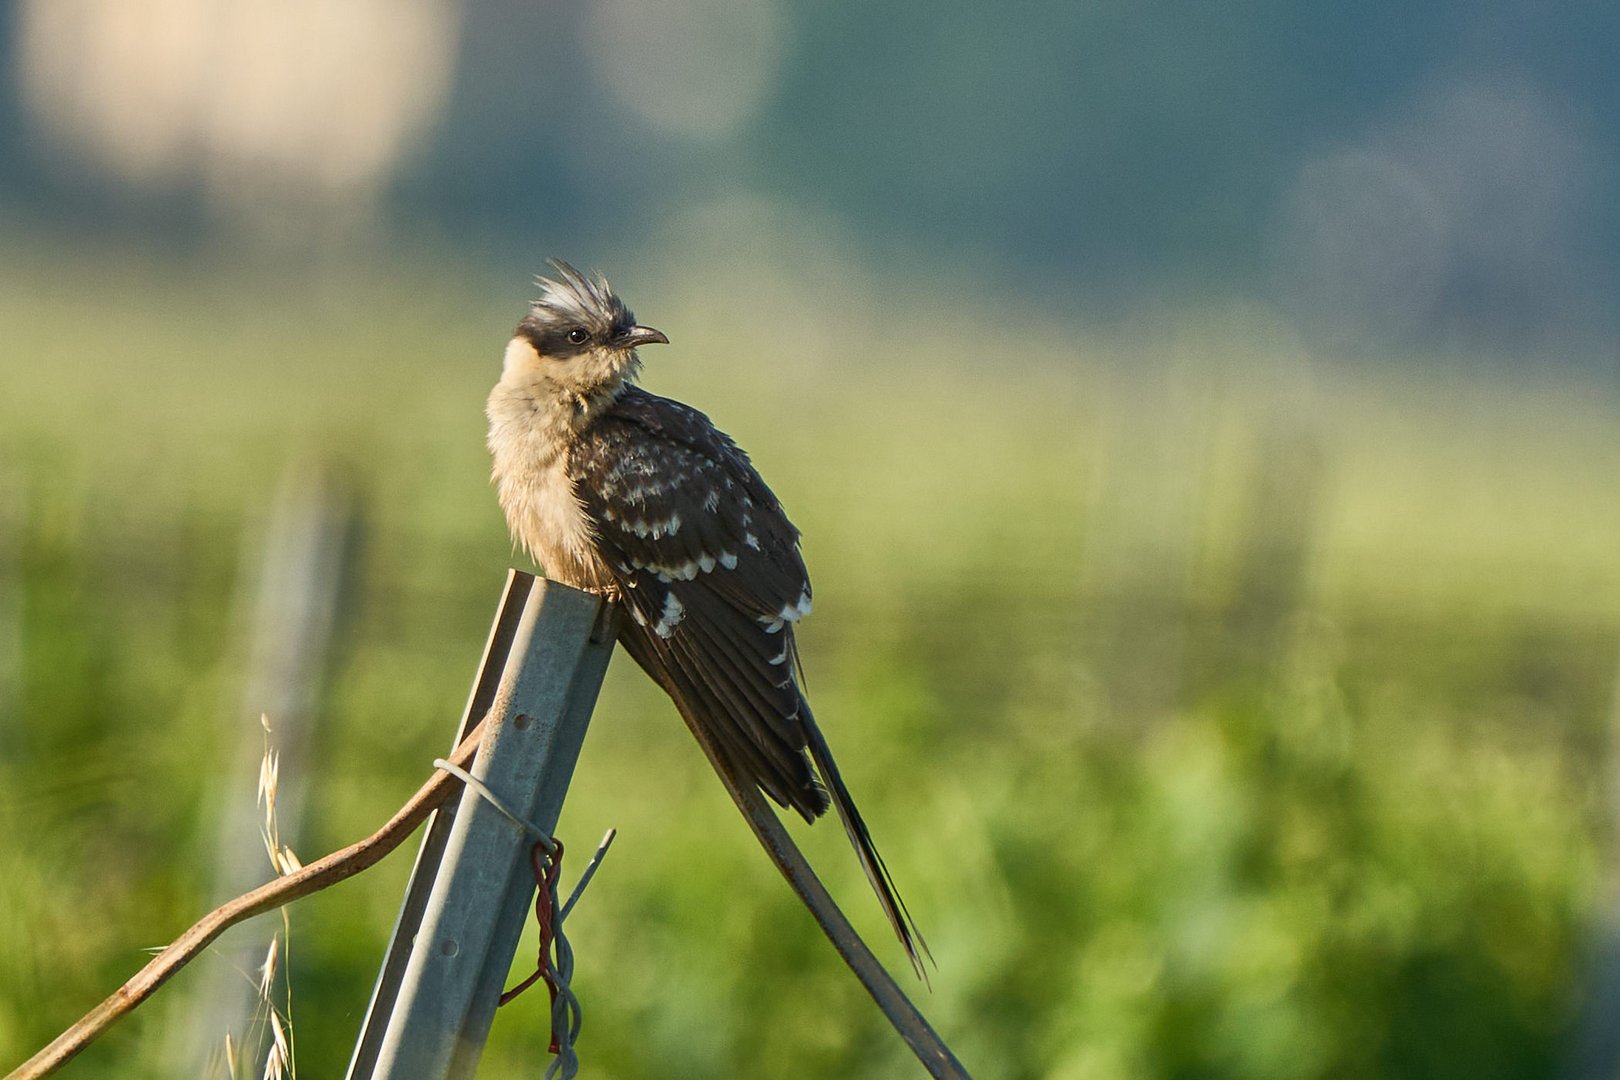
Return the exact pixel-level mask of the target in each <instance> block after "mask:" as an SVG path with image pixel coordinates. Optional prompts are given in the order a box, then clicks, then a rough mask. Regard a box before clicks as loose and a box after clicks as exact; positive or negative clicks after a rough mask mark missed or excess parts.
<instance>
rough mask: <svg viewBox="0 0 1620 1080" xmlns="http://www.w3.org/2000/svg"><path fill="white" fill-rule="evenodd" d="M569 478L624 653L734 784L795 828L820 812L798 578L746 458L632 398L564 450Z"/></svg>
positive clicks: (805, 591) (693, 420)
mask: <svg viewBox="0 0 1620 1080" xmlns="http://www.w3.org/2000/svg"><path fill="white" fill-rule="evenodd" d="M569 473H570V476H571V478H572V479H573V481H574V491H575V494H576V496H577V497H578V498H579V500H580V503H581V505H582V507H583V509H584V511H585V514H586V517H587V519H588V520H589V521H590V522H591V525H592V528H593V530H594V531H595V534H596V542H597V546H598V549H599V551H600V553H601V555H602V559H603V561H604V562H605V563H606V564H607V567H608V569H609V570H610V572H611V573H612V574H613V576H614V578H615V580H616V581H617V583H618V585H619V589H620V593H621V594H622V600H623V603H624V606H625V608H626V610H627V612H628V614H629V616H630V620H629V623H628V624H627V626H626V629H625V633H624V637H625V644H626V646H627V647H628V648H629V650H630V652H631V654H632V655H633V656H635V658H636V659H637V661H638V662H639V663H641V665H642V666H643V667H645V668H647V669H648V671H649V672H650V673H651V674H652V675H653V676H654V677H655V678H656V679H658V680H659V682H660V683H662V684H664V686H665V689H666V690H668V691H669V693H670V694H671V696H673V697H675V699H676V702H677V704H682V705H684V706H689V707H690V708H691V709H692V710H693V711H694V713H695V714H696V715H697V716H698V717H699V718H700V720H699V722H701V723H702V724H703V726H704V728H705V730H706V731H708V732H709V733H710V734H711V735H712V737H713V738H714V739H715V741H716V742H717V744H718V745H719V746H720V747H721V749H722V750H723V751H724V753H725V755H726V757H727V758H728V759H729V760H730V761H731V763H732V764H733V766H734V767H735V768H737V770H738V771H739V773H740V775H741V776H742V777H743V778H744V779H746V780H749V781H752V782H754V783H757V784H758V785H759V786H760V787H761V788H762V789H763V790H764V791H765V792H766V793H767V794H768V795H770V796H771V797H772V798H774V799H775V800H776V801H777V802H779V803H781V804H782V805H784V806H790V807H792V808H793V809H795V810H797V811H799V813H801V814H803V815H804V816H805V817H806V818H807V819H809V818H813V817H815V816H816V815H817V814H819V813H821V812H822V811H824V810H825V809H826V808H827V795H826V793H825V792H824V791H823V790H822V789H821V787H820V785H819V784H818V783H817V782H816V780H815V775H814V772H813V770H812V769H811V766H810V761H809V758H808V757H807V755H806V750H807V746H808V740H807V737H806V731H805V724H804V720H803V717H804V716H805V710H804V703H803V698H802V697H801V695H800V693H799V688H798V686H797V684H796V683H795V681H794V677H793V670H794V662H795V659H796V657H795V655H794V640H793V623H794V622H795V621H796V620H798V619H799V618H801V617H802V616H803V615H804V614H806V613H807V612H808V611H809V610H810V583H809V577H808V575H807V574H806V572H805V569H804V561H803V559H801V558H800V556H799V551H798V530H797V529H795V528H794V527H793V525H792V523H791V522H789V521H788V519H787V516H786V515H785V514H784V513H783V512H782V507H781V505H780V504H779V503H778V502H777V500H776V497H775V496H774V495H772V494H771V491H770V489H769V488H768V487H766V486H765V484H764V481H762V480H761V479H760V478H759V474H758V473H757V472H755V471H754V468H753V466H752V465H751V464H750V463H749V461H748V458H747V456H746V455H745V454H743V452H742V451H741V450H739V449H738V448H737V447H736V446H735V444H733V443H732V442H731V440H730V439H729V438H727V437H726V436H725V435H723V434H722V433H720V432H719V431H717V430H716V429H715V428H714V427H713V425H711V424H710V423H709V422H708V419H707V418H706V417H704V416H703V414H702V413H699V412H697V411H696V410H693V409H688V408H687V407H686V406H683V405H680V404H678V403H676V402H672V401H668V400H666V399H663V398H656V397H654V396H653V395H650V394H645V393H644V392H641V391H631V392H630V393H627V394H626V395H625V397H624V399H621V402H620V403H619V404H618V405H616V406H615V408H614V409H612V410H610V411H609V412H608V413H607V414H606V415H605V416H603V417H602V418H600V419H599V420H598V421H597V422H596V423H595V424H593V425H592V427H591V428H590V429H589V430H588V431H587V432H586V433H585V435H584V436H583V437H582V438H581V439H580V440H579V441H578V442H577V443H576V445H575V448H574V450H573V452H572V454H571V456H570V459H569Z"/></svg>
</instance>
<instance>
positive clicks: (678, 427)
mask: <svg viewBox="0 0 1620 1080" xmlns="http://www.w3.org/2000/svg"><path fill="white" fill-rule="evenodd" d="M549 265H550V266H551V268H552V270H553V271H554V272H555V276H553V277H543V276H542V277H538V278H536V285H537V287H538V289H539V296H538V298H536V299H535V300H534V301H533V302H532V303H531V304H530V306H529V310H528V313H527V315H526V316H525V317H524V318H523V319H522V321H521V322H519V323H518V325H517V329H516V330H515V331H514V332H513V335H512V337H511V340H510V341H509V342H508V343H507V346H506V351H505V354H504V356H503V359H502V365H501V375H500V379H499V381H497V382H496V384H495V387H494V389H492V390H491V391H490V394H489V399H488V402H487V406H486V410H485V411H486V413H487V416H488V419H489V437H488V447H489V451H490V456H491V459H492V463H493V466H492V478H493V482H494V486H495V489H496V493H497V497H498V501H499V503H500V506H501V509H502V511H503V512H504V514H505V517H506V522H507V525H508V527H509V529H510V531H511V533H512V536H513V539H514V541H515V542H516V543H517V544H519V545H521V546H522V547H523V548H524V549H525V550H526V551H527V552H528V553H529V555H530V556H531V557H532V558H533V559H534V560H535V561H536V562H537V563H538V564H539V565H540V566H541V567H543V568H544V570H545V574H546V576H547V577H548V578H550V579H551V580H554V581H558V582H561V583H562V584H564V585H570V586H573V587H575V588H578V589H583V590H586V591H588V592H592V593H596V594H599V595H601V596H604V597H606V598H607V599H609V600H610V601H612V602H613V603H615V604H617V605H619V606H620V607H621V608H622V609H623V611H624V612H625V613H626V615H627V616H628V617H625V618H621V619H620V621H619V631H618V640H619V643H620V644H621V645H622V646H623V648H624V650H625V651H626V652H627V653H628V654H629V655H630V656H631V658H632V659H633V660H634V661H635V662H636V664H637V665H639V666H640V667H641V668H642V670H644V671H645V672H646V673H647V674H648V675H649V676H651V678H652V679H653V681H654V682H656V683H657V684H658V685H659V686H660V687H662V688H663V689H664V691H665V692H666V693H667V694H668V695H669V697H670V698H671V699H672V700H673V701H674V704H675V707H676V709H677V710H678V711H679V712H680V713H681V714H682V716H683V718H684V719H685V720H686V722H687V724H688V726H689V727H690V728H691V729H692V730H693V731H694V733H696V734H697V735H698V738H699V740H700V741H701V742H704V743H705V744H706V746H707V748H709V749H710V751H711V758H712V759H713V761H714V763H715V766H716V768H720V769H723V770H729V772H730V775H731V779H732V780H734V781H736V782H738V783H740V784H745V785H753V786H757V787H758V789H759V790H761V791H763V792H764V793H765V794H766V795H767V796H769V797H770V798H771V799H772V800H774V801H775V802H776V804H777V805H779V806H781V807H782V808H784V809H789V810H792V811H794V812H797V813H798V814H799V815H800V816H801V817H803V818H804V819H805V820H806V821H807V822H814V821H815V820H816V819H817V818H819V817H821V816H822V815H823V814H825V813H826V812H827V811H828V809H829V808H831V809H832V810H833V811H834V812H835V813H836V815H837V817H838V818H839V820H840V821H841V822H842V823H843V827H844V830H845V832H846V833H847V834H848V836H849V840H850V843H851V845H852V846H853V847H854V849H855V853H856V856H857V858H858V859H859V861H860V865H861V868H862V869H863V870H864V871H865V874H866V877H867V880H868V881H869V882H870V883H871V886H872V889H873V892H874V893H875V894H876V896H877V899H878V902H879V904H880V905H881V907H882V909H883V912H884V914H885V915H886V916H887V918H888V921H889V924H890V926H891V927H892V928H893V929H894V932H895V936H896V937H897V938H898V939H899V941H900V944H901V946H902V948H903V949H904V951H905V954H906V957H907V958H908V960H910V962H911V965H912V967H913V969H914V970H915V971H916V972H917V973H918V974H919V976H921V975H922V973H923V967H922V959H921V958H922V956H923V955H926V953H927V943H926V942H925V941H924V940H923V938H922V935H921V933H920V932H919V931H918V930H917V926H916V924H915V922H913V920H912V918H911V914H910V912H909V911H908V910H907V908H906V905H905V903H904V901H903V900H902V899H901V898H900V894H899V891H898V890H897V889H896V887H895V884H894V880H893V878H892V877H891V876H890V874H889V871H888V868H887V867H886V866H885V865H884V862H883V859H882V857H881V856H880V855H879V854H878V851H877V847H876V845H875V844H874V843H873V841H872V835H871V832H870V830H869V829H868V828H867V825H866V822H865V821H864V819H863V818H862V817H861V813H860V811H859V810H858V809H857V807H856V805H855V800H854V799H853V798H852V797H851V795H850V793H849V788H848V786H847V785H846V784H845V782H844V779H843V777H842V775H841V774H840V773H839V770H838V765H837V763H836V761H835V760H834V759H833V755H832V751H831V749H830V748H829V747H828V745H827V740H826V738H825V736H824V735H823V734H822V731H821V729H820V727H819V726H818V725H817V723H816V720H815V717H814V715H813V714H812V713H811V711H810V705H809V703H808V701H806V699H805V695H804V692H803V689H802V683H803V667H802V665H801V663H800V660H799V653H798V647H797V643H796V640H795V637H794V631H795V628H796V626H797V624H798V623H799V621H800V620H801V619H803V618H804V617H805V616H807V615H809V614H810V610H811V595H810V578H809V574H808V572H807V571H806V569H805V564H804V559H803V557H802V555H801V552H800V547H799V535H800V534H799V530H798V529H797V528H796V527H795V526H794V525H793V523H792V522H791V521H789V520H788V517H787V514H786V513H785V512H784V510H783V509H782V504H781V503H780V501H779V500H778V499H777V497H776V495H775V494H773V493H772V491H771V489H770V488H769V487H768V486H766V483H765V481H764V479H763V478H762V477H761V476H760V474H759V472H758V470H757V469H755V467H754V465H753V464H752V462H751V461H750V460H749V457H748V455H747V453H745V452H744V451H743V450H742V449H741V448H739V447H738V446H737V444H736V443H735V442H733V441H732V439H731V438H730V436H728V435H726V434H725V433H724V432H722V431H720V430H719V429H718V428H717V427H715V426H714V424H713V423H712V422H711V421H710V420H709V418H708V417H707V416H706V415H704V414H703V413H702V412H699V411H698V410H697V409H694V408H692V407H690V406H688V405H684V404H682V403H680V402H678V401H675V400H672V399H670V398H667V397H660V396H659V395H657V394H653V393H650V392H649V391H647V390H645V389H643V388H642V387H640V386H638V385H637V384H636V379H637V377H638V376H639V374H640V372H641V366H642V362H641V359H640V356H639V354H638V352H637V350H638V349H639V348H641V347H643V346H648V345H654V344H668V342H669V338H668V337H667V336H665V335H664V333H663V332H662V331H659V330H655V329H653V328H652V327H650V326H643V325H640V324H639V323H637V322H636V318H635V316H634V315H633V314H632V313H631V311H630V309H629V308H628V307H627V306H626V305H625V303H624V301H623V300H621V299H620V298H619V296H618V294H616V293H615V292H614V291H613V289H612V287H611V286H610V285H609V284H608V282H607V279H606V278H605V277H603V276H602V275H601V274H600V273H599V272H598V273H592V274H590V275H589V276H587V275H586V274H583V273H581V272H580V271H579V270H577V269H575V268H574V267H573V266H571V265H569V264H568V263H566V262H563V261H561V260H558V259H553V260H550V261H549ZM790 880H791V879H790ZM795 887H797V886H795ZM802 895H803V894H802V893H801V896H802ZM807 902H808V901H807Z"/></svg>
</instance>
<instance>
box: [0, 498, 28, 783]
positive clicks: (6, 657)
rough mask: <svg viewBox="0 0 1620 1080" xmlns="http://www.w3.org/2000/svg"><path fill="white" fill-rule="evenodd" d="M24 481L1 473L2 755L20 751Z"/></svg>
mask: <svg viewBox="0 0 1620 1080" xmlns="http://www.w3.org/2000/svg"><path fill="white" fill-rule="evenodd" d="M22 503H23V496H22V477H21V476H20V475H18V474H17V473H16V472H12V471H0V755H6V754H10V753H12V752H14V751H15V750H17V749H18V746H19V744H20V741H21V732H20V731H19V730H18V709H17V697H18V693H19V690H18V686H17V679H18V677H19V674H20V668H21V666H22V571H21V568H20V567H19V566H18V565H17V545H18V543H19V537H20V536H21V533H22V526H23V522H24V521H25V520H26V517H25V513H24V509H23V505H22Z"/></svg>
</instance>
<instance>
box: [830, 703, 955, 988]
mask: <svg viewBox="0 0 1620 1080" xmlns="http://www.w3.org/2000/svg"><path fill="white" fill-rule="evenodd" d="M800 708H801V710H803V711H802V715H803V717H804V721H805V724H804V727H805V732H806V734H807V735H808V736H809V750H810V760H811V761H813V762H815V765H816V771H817V772H819V773H820V774H821V782H822V783H823V784H824V785H825V786H826V788H827V794H828V795H829V796H830V797H831V799H832V805H833V809H834V810H836V811H837V812H838V820H839V821H841V822H843V824H844V832H846V833H848V834H849V842H850V844H851V845H853V846H854V848H855V854H856V856H857V857H858V858H859V859H860V861H861V869H862V870H864V871H866V880H867V881H869V882H871V883H872V891H873V892H874V893H876V894H877V898H878V903H879V904H881V905H882V906H883V914H885V915H887V916H888V918H889V925H890V926H892V927H894V934H895V937H897V938H899V939H900V946H901V948H903V949H905V950H906V957H907V959H909V960H910V961H911V967H912V970H913V971H915V972H916V973H917V977H918V978H919V979H921V980H922V981H923V982H924V983H927V982H928V971H927V969H926V968H925V967H924V966H923V957H925V956H926V957H927V958H928V960H929V961H930V962H932V961H933V959H934V957H933V954H932V953H930V952H929V951H928V942H927V941H925V940H924V939H923V936H922V932H921V931H920V930H918V929H917V924H916V922H915V921H914V920H913V919H912V918H911V912H909V911H907V910H906V902H905V901H904V900H902V899H901V898H900V890H899V889H897V888H895V884H894V879H893V878H892V877H890V876H889V868H888V867H887V866H885V865H884V863H883V856H881V855H879V854H878V850H877V845H876V844H874V843H873V842H872V834H871V833H870V832H869V831H868V830H867V828H866V822H865V820H863V819H862V818H861V812H860V810H858V809H857V808H856V806H855V800H854V798H853V797H851V795H850V793H849V788H848V787H847V786H845V784H844V777H843V774H841V773H840V772H839V771H838V763H837V762H836V761H834V760H833V756H832V749H831V748H830V747H829V746H828V745H827V740H826V739H825V738H823V737H822V735H821V728H819V727H818V726H817V725H816V721H815V718H814V717H813V716H811V715H810V706H809V705H808V704H801V705H800Z"/></svg>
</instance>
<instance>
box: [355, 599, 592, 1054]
mask: <svg viewBox="0 0 1620 1080" xmlns="http://www.w3.org/2000/svg"><path fill="white" fill-rule="evenodd" d="M609 615H610V609H607V608H605V607H604V606H603V604H602V601H601V599H600V598H599V597H596V596H592V595H591V594H589V593H584V592H580V591H579V590H577V589H570V588H568V587H566V586H563V585H558V584H556V583H555V582H550V581H546V580H545V579H543V578H536V577H533V576H531V575H529V574H524V573H520V572H518V571H511V572H510V573H509V575H508V577H507V584H506V589H505V591H504V593H503V594H502V603H501V607H500V610H499V611H498V612H497V613H496V616H495V622H494V625H493V626H492V627H491V629H490V635H489V641H488V644H487V645H486V646H485V649H484V659H483V663H482V664H481V665H480V668H479V672H478V676H477V678H476V680H475V681H474V683H473V690H472V693H471V695H470V696H469V698H468V701H467V709H466V712H465V713H464V715H463V717H462V721H461V724H460V726H459V727H458V728H457V731H456V737H455V739H454V740H453V741H452V743H451V745H452V746H455V745H457V744H459V743H460V741H461V740H462V739H463V738H465V736H466V734H467V733H468V732H469V731H470V730H471V729H472V727H473V725H475V724H476V723H477V722H478V721H479V720H480V719H483V718H484V717H485V716H486V714H487V716H488V721H489V723H488V726H487V727H486V728H485V731H484V735H483V742H482V744H481V745H480V747H479V751H478V757H477V759H476V761H475V762H474V764H473V768H472V775H473V776H474V777H475V778H476V779H478V780H481V781H483V783H484V785H485V786H486V787H487V788H488V789H489V790H490V791H491V792H493V794H494V795H496V796H497V797H499V798H500V799H501V801H502V802H503V803H504V804H505V805H506V806H507V807H509V808H510V809H511V810H512V812H513V813H514V814H516V815H517V816H519V817H520V818H522V819H523V820H524V821H525V822H528V823H530V824H532V825H533V826H534V827H535V828H537V829H539V830H540V831H541V832H543V833H545V834H546V835H548V836H549V835H550V834H551V833H552V832H553V831H554V830H555V829H556V827H557V818H558V815H559V814H560V813H561V812H562V804H563V799H564V797H565V796H566V795H567V793H568V785H569V783H570V781H571V779H572V777H573V772H574V763H575V762H576V760H577V759H578V757H579V751H580V747H581V746H582V745H583V743H584V741H585V729H586V727H587V726H588V725H589V723H590V718H591V710H592V709H593V708H595V705H596V696H597V692H598V691H599V690H600V689H601V686H602V677H603V675H604V674H606V672H607V665H608V660H609V659H610V658H611V657H612V655H613V647H614V635H613V633H612V629H611V623H610V621H609ZM533 845H534V840H533V838H532V837H530V836H529V835H528V833H527V832H525V831H524V830H523V829H520V828H519V827H517V826H516V825H514V823H513V822H511V821H508V820H507V819H506V818H505V817H504V816H503V815H502V812H501V811H500V810H498V809H497V808H496V807H495V806H493V805H491V804H490V802H489V801H487V800H486V798H485V796H483V795H482V794H480V793H479V792H478V791H476V790H473V789H471V788H468V789H467V790H465V791H463V792H462V794H461V797H460V798H459V799H452V800H451V801H450V802H448V803H446V804H445V806H444V807H443V808H441V809H440V810H438V811H437V812H435V814H434V817H433V823H432V825H431V826H429V828H428V831H427V833H426V835H425V836H424V837H423V839H422V847H421V850H420V852H419V853H418V855H417V860H416V866H415V868H414V869H413V870H412V872H411V881H410V884H409V885H408V886H407V887H406V891H405V901H404V903H403V905H402V906H401V909H400V915H399V920H398V922H397V923H396V924H395V926H394V934H393V939H392V941H391V942H390V944H389V947H388V953H387V955H386V956H385V957H384V959H383V965H382V970H381V973H380V974H379V975H378V978H377V986H376V988H375V990H373V992H372V998H371V1004H370V1006H369V1008H368V1009H367V1011H366V1018H365V1021H364V1022H363V1024H362V1026H361V1029H360V1037H359V1039H358V1041H357V1042H356V1045H355V1051H354V1057H353V1059H352V1060H351V1061H350V1064H349V1072H348V1077H349V1080H384V1078H387V1080H442V1078H448V1077H458V1078H466V1077H471V1076H472V1075H473V1073H474V1071H475V1070H476V1069H477V1065H478V1059H479V1057H480V1056H481V1055H482V1053H483V1048H484V1041H485V1039H486V1038H487V1037H488V1035H489V1028H490V1024H491V1023H492V1022H493V1020H494V1018H495V1008H496V1003H497V1001H498V1000H499V998H500V996H501V989H502V986H503V985H504V983H505V980H506V977H507V973H508V971H509V970H510V969H511V966H512V957H513V955H514V954H515V952H516V951H517V946H518V942H519V940H520V939H521V937H522V934H523V924H524V920H525V917H526V915H527V912H528V910H529V904H530V900H531V899H532V898H533V896H534V893H535V879H534V870H533V867H532V866H531V864H530V858H529V852H530V848H531V847H533ZM542 959H543V961H544V958H542Z"/></svg>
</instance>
